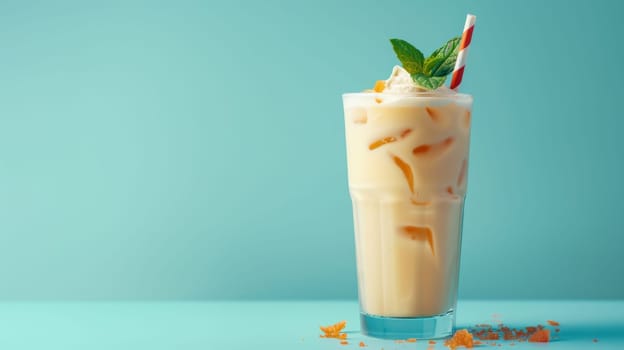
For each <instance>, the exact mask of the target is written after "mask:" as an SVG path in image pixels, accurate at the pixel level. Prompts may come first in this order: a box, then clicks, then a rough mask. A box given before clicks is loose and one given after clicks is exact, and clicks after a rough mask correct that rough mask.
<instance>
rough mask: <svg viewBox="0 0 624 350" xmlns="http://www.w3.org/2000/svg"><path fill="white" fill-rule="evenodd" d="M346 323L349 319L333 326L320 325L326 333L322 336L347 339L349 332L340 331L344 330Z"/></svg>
mask: <svg viewBox="0 0 624 350" xmlns="http://www.w3.org/2000/svg"><path fill="white" fill-rule="evenodd" d="M346 325H347V321H340V322H338V323H336V324H333V325H331V326H325V327H323V326H321V327H319V328H320V329H321V331H323V333H325V334H323V335H321V338H336V339H347V333H340V331H341V330H343V329H344V328H345V326H346Z"/></svg>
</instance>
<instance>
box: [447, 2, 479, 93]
mask: <svg viewBox="0 0 624 350" xmlns="http://www.w3.org/2000/svg"><path fill="white" fill-rule="evenodd" d="M476 20H477V16H474V15H471V14H468V15H467V16H466V24H465V25H464V32H463V34H462V38H461V41H460V42H459V53H458V54H457V61H455V69H454V70H453V77H452V79H451V89H453V90H457V89H458V88H459V85H460V84H461V82H462V77H463V76H464V68H465V66H466V56H468V46H470V41H471V40H472V31H473V30H474V24H475V21H476Z"/></svg>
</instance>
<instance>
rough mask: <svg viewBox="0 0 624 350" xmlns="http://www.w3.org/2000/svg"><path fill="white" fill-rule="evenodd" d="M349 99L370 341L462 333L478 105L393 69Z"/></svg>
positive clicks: (364, 316) (364, 322)
mask: <svg viewBox="0 0 624 350" xmlns="http://www.w3.org/2000/svg"><path fill="white" fill-rule="evenodd" d="M381 85H382V86H381V88H377V87H376V89H375V90H374V91H369V92H362V93H347V94H344V95H343V104H344V116H345V128H346V145H347V160H348V174H349V190H350V194H351V199H352V202H353V218H354V227H355V243H356V257H357V272H358V289H359V301H360V310H361V326H362V332H363V333H364V334H366V335H369V336H373V337H378V338H391V339H406V338H425V339H435V338H442V337H447V336H450V335H452V332H453V328H454V323H455V308H456V301H457V285H458V278H459V259H460V247H461V231H462V217H463V207H464V199H465V195H466V181H467V173H468V146H469V139H470V116H471V108H472V97H471V96H470V95H467V94H462V93H457V92H455V91H453V90H451V89H448V88H445V87H440V88H438V89H435V90H430V91H426V90H423V89H418V88H417V87H414V85H413V84H412V80H411V78H410V77H409V73H407V72H405V71H404V70H402V68H401V67H398V66H397V67H395V69H394V71H393V74H392V76H391V77H390V79H388V80H387V81H386V82H385V83H383V82H382V84H381Z"/></svg>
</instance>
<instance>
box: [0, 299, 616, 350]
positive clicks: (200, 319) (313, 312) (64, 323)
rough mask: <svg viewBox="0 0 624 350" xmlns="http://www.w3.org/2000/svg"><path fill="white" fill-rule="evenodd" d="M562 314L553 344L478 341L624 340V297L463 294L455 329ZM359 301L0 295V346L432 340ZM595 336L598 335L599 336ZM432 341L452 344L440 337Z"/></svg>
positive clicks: (376, 344)
mask: <svg viewBox="0 0 624 350" xmlns="http://www.w3.org/2000/svg"><path fill="white" fill-rule="evenodd" d="M493 314H499V315H500V319H501V320H502V322H503V323H505V324H506V325H510V326H512V327H524V326H533V325H537V324H543V325H546V321H547V320H556V321H558V322H560V324H561V326H560V329H561V331H560V332H559V333H558V335H559V338H558V339H556V340H554V341H552V342H550V343H547V344H536V343H516V344H515V345H514V346H511V345H510V343H509V342H501V343H502V346H501V347H499V346H490V345H485V346H480V347H479V348H481V349H488V348H491V349H495V348H496V349H499V348H500V349H502V348H508V349H511V350H519V349H548V350H555V349H583V350H586V349H590V350H591V349H624V301H460V302H459V305H458V315H457V324H458V328H462V327H470V326H474V325H475V324H481V323H489V324H492V323H493V319H492V315H493ZM358 319H359V316H358V305H357V302H355V301H242V302H241V301H220V302H217V301H213V302H62V303H59V302H55V303H51V302H16V303H9V302H5V303H0V349H65V350H67V349H208V350H210V349H219V350H220V349H271V350H281V349H321V350H322V349H342V350H346V349H349V348H351V349H356V348H357V349H359V345H358V344H359V342H360V341H364V342H365V343H366V344H367V348H366V349H370V350H373V349H374V350H380V349H385V350H394V349H396V350H401V349H405V350H408V349H423V350H425V349H428V348H429V349H431V348H432V347H431V346H429V345H428V344H427V342H426V341H422V340H419V341H417V342H416V343H395V342H394V341H388V340H379V339H373V338H368V337H365V336H363V335H362V334H360V332H359V321H358ZM339 320H346V321H347V327H346V329H345V330H346V331H347V333H348V336H349V345H340V344H339V343H338V341H337V340H335V339H321V338H319V333H320V331H319V329H318V326H319V325H324V324H330V323H334V322H337V321H339ZM593 339H597V340H598V341H597V342H594V341H593ZM433 348H435V349H446V347H444V345H443V344H442V342H438V343H437V344H436V345H435V347H433Z"/></svg>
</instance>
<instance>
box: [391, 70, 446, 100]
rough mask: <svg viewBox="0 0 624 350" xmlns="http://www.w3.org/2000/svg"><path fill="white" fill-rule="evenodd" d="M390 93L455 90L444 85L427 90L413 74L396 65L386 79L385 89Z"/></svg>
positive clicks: (435, 92)
mask: <svg viewBox="0 0 624 350" xmlns="http://www.w3.org/2000/svg"><path fill="white" fill-rule="evenodd" d="M383 92H384V93H388V94H411V93H419V92H430V93H434V94H452V93H455V91H453V90H451V89H449V88H447V87H446V86H444V85H442V86H440V87H439V88H437V89H435V90H431V91H430V90H427V89H425V88H422V87H420V86H418V85H417V84H416V83H415V82H414V80H412V76H411V75H410V74H409V73H408V72H407V71H406V70H405V69H403V67H401V66H394V68H392V74H390V77H389V78H388V79H387V80H386V88H385V89H384V91H383Z"/></svg>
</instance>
